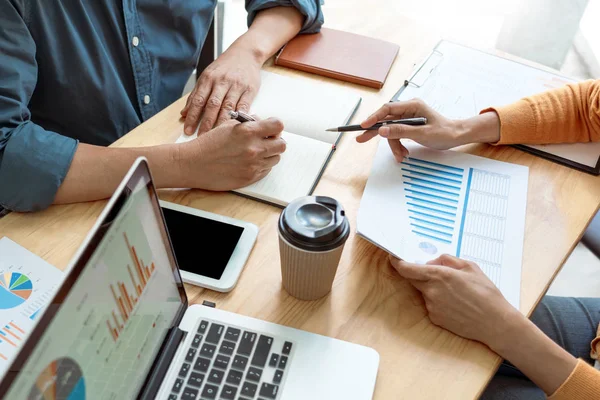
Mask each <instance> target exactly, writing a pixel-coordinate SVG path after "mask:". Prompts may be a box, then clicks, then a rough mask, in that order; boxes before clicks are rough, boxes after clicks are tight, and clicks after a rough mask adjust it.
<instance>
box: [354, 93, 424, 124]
mask: <svg viewBox="0 0 600 400" xmlns="http://www.w3.org/2000/svg"><path fill="white" fill-rule="evenodd" d="M428 114H429V112H428V106H427V105H426V104H425V102H423V100H421V99H413V100H409V101H399V102H390V103H385V104H384V105H383V106H381V108H380V109H379V110H377V111H375V112H374V113H373V114H371V115H370V116H369V118H367V119H365V120H364V121H363V122H362V123H361V124H360V126H362V127H363V128H368V127H370V126H373V125H374V124H375V123H377V121H381V120H384V119H386V118H387V117H388V116H393V117H394V118H396V119H400V118H411V117H426V116H427V115H428Z"/></svg>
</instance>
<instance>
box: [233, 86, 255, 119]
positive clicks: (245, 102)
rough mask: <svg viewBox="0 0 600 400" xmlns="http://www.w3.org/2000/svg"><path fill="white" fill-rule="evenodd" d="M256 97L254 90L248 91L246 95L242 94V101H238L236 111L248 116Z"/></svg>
mask: <svg viewBox="0 0 600 400" xmlns="http://www.w3.org/2000/svg"><path fill="white" fill-rule="evenodd" d="M255 97H256V92H255V91H254V90H246V91H245V92H244V93H242V95H241V97H240V99H239V100H238V102H237V108H236V110H237V111H241V112H244V113H246V114H247V113H249V112H250V106H251V105H252V102H253V101H254V98H255Z"/></svg>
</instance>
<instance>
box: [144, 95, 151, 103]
mask: <svg viewBox="0 0 600 400" xmlns="http://www.w3.org/2000/svg"><path fill="white" fill-rule="evenodd" d="M144 104H150V96H148V95H145V96H144Z"/></svg>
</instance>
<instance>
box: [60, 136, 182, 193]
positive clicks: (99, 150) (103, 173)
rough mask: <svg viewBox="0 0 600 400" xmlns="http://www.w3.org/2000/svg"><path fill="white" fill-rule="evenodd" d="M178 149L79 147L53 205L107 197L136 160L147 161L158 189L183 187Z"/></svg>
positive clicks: (170, 145)
mask: <svg viewBox="0 0 600 400" xmlns="http://www.w3.org/2000/svg"><path fill="white" fill-rule="evenodd" d="M177 146H178V145H175V144H169V145H160V146H151V147H141V148H111V147H101V146H92V145H89V144H83V143H80V144H79V145H78V147H77V150H76V152H75V156H74V157H73V161H72V162H71V166H70V168H69V171H68V173H67V175H66V177H65V179H64V181H63V182H62V184H61V186H60V187H59V189H58V192H57V193H56V197H55V199H54V203H55V204H61V203H62V204H64V203H75V202H81V201H91V200H99V199H105V198H107V197H110V196H111V195H112V193H113V192H114V190H115V189H116V188H117V186H118V185H119V183H120V182H121V180H122V179H123V177H124V176H125V174H126V173H127V171H128V170H129V168H130V167H131V165H132V164H133V162H134V161H135V159H136V158H138V157H141V156H144V157H146V158H147V159H148V162H149V164H150V169H151V172H152V175H153V177H154V181H155V185H156V186H157V187H159V188H160V187H182V183H183V179H182V176H181V174H180V172H179V168H178V166H179V163H178V160H177V158H178V151H177V150H178V148H177Z"/></svg>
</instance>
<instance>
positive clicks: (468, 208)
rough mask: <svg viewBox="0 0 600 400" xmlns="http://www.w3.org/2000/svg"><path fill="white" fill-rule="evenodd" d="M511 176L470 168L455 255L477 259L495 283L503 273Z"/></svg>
mask: <svg viewBox="0 0 600 400" xmlns="http://www.w3.org/2000/svg"><path fill="white" fill-rule="evenodd" d="M510 183H511V178H510V176H509V175H504V174H498V173H494V172H489V171H484V170H480V169H476V168H471V169H470V171H469V177H468V184H467V193H466V197H465V203H464V212H463V218H462V221H461V227H460V237H459V240H458V245H457V249H456V255H457V256H459V257H461V258H464V259H465V260H470V261H473V262H476V263H477V264H478V265H479V266H480V267H481V269H482V270H483V272H485V274H486V275H487V276H488V278H490V279H491V280H492V282H494V283H495V284H496V285H499V284H500V280H501V277H502V261H503V260H502V255H503V251H504V240H505V235H506V231H507V219H508V196H509V194H510Z"/></svg>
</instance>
